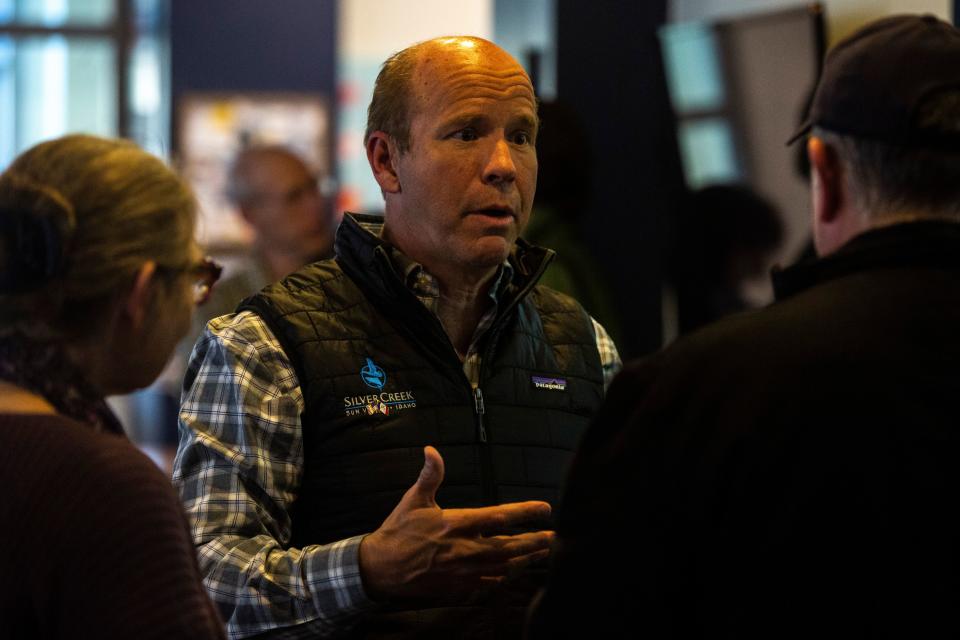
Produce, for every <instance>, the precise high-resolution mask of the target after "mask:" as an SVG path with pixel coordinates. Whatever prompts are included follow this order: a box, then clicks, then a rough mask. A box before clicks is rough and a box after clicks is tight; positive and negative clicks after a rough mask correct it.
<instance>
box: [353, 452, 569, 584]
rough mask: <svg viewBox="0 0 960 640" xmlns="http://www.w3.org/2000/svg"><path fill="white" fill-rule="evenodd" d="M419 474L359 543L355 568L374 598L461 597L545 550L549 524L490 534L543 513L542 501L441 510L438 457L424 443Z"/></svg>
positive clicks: (547, 510) (541, 517)
mask: <svg viewBox="0 0 960 640" xmlns="http://www.w3.org/2000/svg"><path fill="white" fill-rule="evenodd" d="M423 455H424V461H423V469H422V470H421V471H420V477H418V478H417V481H416V482H415V483H414V484H413V486H412V487H410V489H408V490H407V492H406V493H405V494H404V495H403V498H401V499H400V502H399V503H398V504H397V506H396V507H395V508H394V510H393V512H391V514H390V515H389V516H388V517H387V519H386V520H384V521H383V524H382V525H380V528H379V529H377V530H376V531H374V532H373V533H371V534H370V535H368V536H366V537H365V538H364V539H363V541H362V542H361V543H360V572H361V574H362V576H363V584H364V587H365V588H366V590H367V593H368V595H370V597H372V598H374V599H375V600H390V601H402V600H423V599H424V598H429V599H433V600H437V601H451V600H458V599H464V598H466V597H468V596H469V595H470V594H472V593H474V592H475V591H477V589H479V588H480V587H481V586H482V585H485V584H488V583H489V582H490V581H495V580H500V579H502V578H503V577H504V576H505V575H507V573H509V572H511V571H514V570H515V569H517V568H519V567H521V566H523V565H525V564H528V563H530V562H533V561H535V560H538V559H541V558H544V557H546V556H547V555H548V554H549V552H550V551H549V547H550V543H551V542H552V541H553V535H554V534H553V532H552V531H535V532H530V533H522V534H519V535H497V534H498V533H499V532H502V531H504V530H507V529H509V528H510V527H514V526H517V525H520V524H523V523H528V522H536V521H542V520H544V519H546V518H547V517H548V516H549V515H550V505H549V504H547V503H546V502H514V503H511V504H502V505H498V506H495V507H483V508H479V509H441V508H440V506H439V505H438V504H437V501H436V494H437V489H438V488H439V487H440V484H441V483H442V482H443V472H444V470H443V458H441V457H440V453H439V452H438V451H437V450H436V449H434V448H433V447H425V448H424V450H423Z"/></svg>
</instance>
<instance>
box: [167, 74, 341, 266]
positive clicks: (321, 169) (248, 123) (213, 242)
mask: <svg viewBox="0 0 960 640" xmlns="http://www.w3.org/2000/svg"><path fill="white" fill-rule="evenodd" d="M178 106H179V109H178V114H177V115H178V119H177V122H178V125H177V148H178V150H179V152H178V157H177V159H178V165H179V167H180V170H181V172H182V174H183V175H184V176H185V177H186V179H187V180H188V181H189V182H190V184H191V186H192V187H193V189H194V191H195V193H196V194H197V200H198V201H199V204H200V216H199V219H198V224H197V231H198V238H199V240H200V242H201V243H202V244H203V245H204V246H206V247H208V248H211V249H213V250H217V249H221V250H228V249H231V248H236V247H242V246H245V245H247V244H249V242H250V240H251V231H250V229H249V228H248V227H247V226H246V224H245V223H244V222H243V220H242V219H241V217H240V216H239V215H237V214H236V212H235V211H234V207H233V205H232V204H231V203H230V201H229V200H228V199H227V197H226V188H227V174H228V171H229V167H230V163H231V162H232V161H233V158H234V157H235V156H236V154H237V153H238V152H239V151H241V150H242V149H244V148H246V147H249V146H254V145H275V144H276V145H283V146H286V147H288V148H290V149H291V150H292V151H293V152H295V153H297V154H299V155H300V156H302V157H303V158H304V160H305V161H306V162H307V164H308V166H309V167H310V169H311V170H312V171H313V172H314V173H315V175H317V176H318V177H326V176H329V175H330V170H329V169H330V167H329V163H330V153H331V151H330V112H329V108H328V104H327V101H326V100H325V99H324V97H323V96H321V95H318V94H306V93H269V94H266V93H232V94H209V93H193V94H186V95H184V96H183V98H182V99H181V100H180V103H179V105H178Z"/></svg>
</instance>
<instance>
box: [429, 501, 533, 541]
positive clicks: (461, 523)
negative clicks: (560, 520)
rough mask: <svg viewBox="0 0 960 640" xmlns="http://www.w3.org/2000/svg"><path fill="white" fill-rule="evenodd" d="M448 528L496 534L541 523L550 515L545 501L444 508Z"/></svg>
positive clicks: (466, 531) (482, 533)
mask: <svg viewBox="0 0 960 640" xmlns="http://www.w3.org/2000/svg"><path fill="white" fill-rule="evenodd" d="M443 514H444V517H445V518H447V522H448V523H449V526H450V529H451V530H453V531H460V532H464V533H477V534H480V535H490V534H497V533H500V532H503V531H506V530H508V529H510V528H511V527H518V526H521V525H524V524H534V525H537V524H539V525H543V524H545V523H546V522H547V520H548V518H549V517H550V505H549V504H547V503H546V502H538V501H530V502H511V503H509V504H501V505H497V506H495V507H480V508H478V509H444V511H443Z"/></svg>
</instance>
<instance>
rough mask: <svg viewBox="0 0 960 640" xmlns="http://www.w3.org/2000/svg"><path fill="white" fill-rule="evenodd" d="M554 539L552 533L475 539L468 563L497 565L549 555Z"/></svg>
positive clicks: (534, 532)
mask: <svg viewBox="0 0 960 640" xmlns="http://www.w3.org/2000/svg"><path fill="white" fill-rule="evenodd" d="M554 537H555V534H554V532H553V531H532V532H530V533H521V534H519V535H515V536H494V537H491V538H477V539H476V540H475V545H476V546H475V547H474V549H473V552H472V553H471V555H470V558H469V562H472V563H480V564H491V565H497V564H499V563H510V562H513V561H515V560H517V559H519V558H524V557H527V556H532V555H536V556H537V557H541V556H542V555H544V554H547V555H549V553H550V546H551V545H552V544H553V540H554ZM534 559H536V558H530V560H531V561H532V560H534ZM491 575H492V574H491Z"/></svg>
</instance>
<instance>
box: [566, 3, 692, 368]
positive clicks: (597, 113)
mask: <svg viewBox="0 0 960 640" xmlns="http://www.w3.org/2000/svg"><path fill="white" fill-rule="evenodd" d="M666 4H667V3H666V0H649V1H647V2H625V1H624V2H619V1H614V0H604V1H599V2H582V0H557V66H558V69H557V92H558V99H559V101H561V102H564V103H566V104H567V105H570V106H572V107H573V108H574V109H576V110H577V111H578V113H579V115H580V118H581V120H582V122H583V123H584V125H585V126H586V127H587V134H588V138H589V140H590V141H591V145H592V160H593V162H592V168H591V167H590V166H589V165H588V164H587V162H586V161H585V162H584V171H585V172H586V171H592V174H593V175H592V183H593V195H592V204H591V206H590V207H589V211H588V212H587V213H586V216H585V221H584V222H585V224H584V225H583V226H584V237H585V238H586V239H587V241H588V242H589V244H590V247H591V249H592V250H593V254H594V255H595V256H596V257H597V258H598V260H599V261H600V262H601V266H602V267H603V268H604V269H605V271H606V272H607V277H608V278H609V280H610V282H611V284H612V285H613V291H614V295H615V296H616V300H615V303H616V305H617V307H618V309H619V311H620V316H621V320H622V327H621V331H620V332H619V335H617V336H615V337H616V338H617V343H618V346H619V348H620V352H621V354H622V355H623V356H625V357H635V356H638V355H642V354H645V353H649V352H651V351H654V350H656V349H657V348H658V347H659V346H660V341H661V320H660V307H661V305H660V296H661V271H662V268H661V247H663V246H666V244H667V242H668V231H667V225H666V224H665V223H669V222H670V213H671V211H672V209H673V207H674V206H675V202H676V201H677V200H678V196H679V193H680V190H681V189H682V184H683V183H682V180H683V178H682V173H681V171H682V170H681V166H680V160H679V154H678V152H677V146H676V141H675V135H674V124H673V118H672V113H671V111H670V106H669V99H668V96H667V87H666V81H665V79H664V77H663V71H662V67H661V62H660V51H659V44H658V41H657V36H656V30H657V28H658V27H659V26H660V25H661V24H663V23H664V22H665V21H666Z"/></svg>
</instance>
